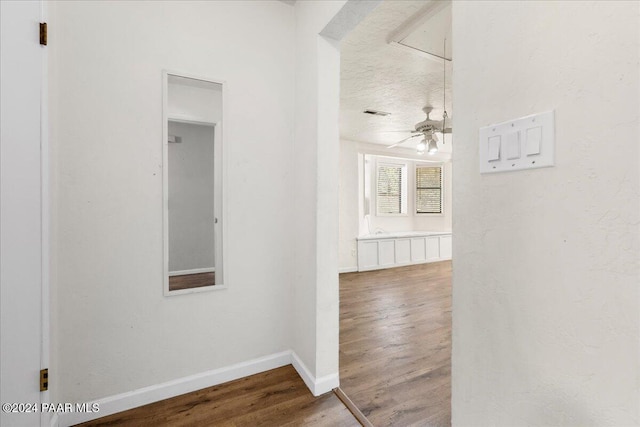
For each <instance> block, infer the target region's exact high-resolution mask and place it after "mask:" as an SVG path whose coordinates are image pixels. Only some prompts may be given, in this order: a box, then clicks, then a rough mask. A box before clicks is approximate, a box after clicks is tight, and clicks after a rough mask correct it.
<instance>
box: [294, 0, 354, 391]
mask: <svg viewBox="0 0 640 427" xmlns="http://www.w3.org/2000/svg"><path fill="white" fill-rule="evenodd" d="M344 3H345V1H343V0H340V1H299V2H296V4H295V11H296V33H295V51H296V81H295V88H296V90H295V106H296V108H295V128H294V145H293V147H294V148H293V152H292V154H293V158H292V160H293V163H294V175H293V177H292V179H291V191H292V193H293V194H294V211H293V214H294V217H293V222H292V224H293V232H294V236H295V237H294V245H293V247H292V250H291V251H290V252H288V255H290V256H291V259H293V260H294V262H293V266H292V267H293V274H294V277H293V283H294V288H293V298H294V304H293V311H294V318H295V319H296V322H295V325H293V327H294V331H293V334H294V336H293V345H292V348H293V350H294V351H295V352H296V354H298V356H300V358H301V360H302V362H303V363H304V364H305V365H306V366H307V368H308V369H309V370H310V371H311V374H312V375H314V376H315V377H316V378H323V377H327V376H334V377H335V383H336V385H337V374H338V322H339V318H338V272H337V268H336V267H337V265H338V259H337V253H336V251H332V250H331V249H330V248H336V247H337V245H338V233H337V232H338V216H337V211H338V194H337V189H338V178H337V175H338V169H339V168H338V150H339V145H338V109H339V105H338V99H339V98H338V96H339V93H338V91H339V84H340V80H339V79H340V72H339V69H340V54H339V48H338V46H337V45H336V44H334V43H331V42H330V41H327V39H325V38H324V37H322V36H319V35H318V34H319V33H320V32H321V31H322V30H323V28H324V27H325V26H326V25H327V23H328V22H329V21H330V20H331V19H332V18H333V17H334V15H336V13H337V12H338V11H339V10H340V9H341V7H342V6H343V5H344Z"/></svg>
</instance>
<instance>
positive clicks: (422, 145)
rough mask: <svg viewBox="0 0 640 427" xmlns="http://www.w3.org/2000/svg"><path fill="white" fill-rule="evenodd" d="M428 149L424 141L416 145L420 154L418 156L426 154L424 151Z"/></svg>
mask: <svg viewBox="0 0 640 427" xmlns="http://www.w3.org/2000/svg"><path fill="white" fill-rule="evenodd" d="M426 149H427V143H426V140H424V139H423V140H422V141H420V142H418V145H416V151H417V152H418V154H424V151H425V150H426Z"/></svg>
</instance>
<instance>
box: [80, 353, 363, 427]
mask: <svg viewBox="0 0 640 427" xmlns="http://www.w3.org/2000/svg"><path fill="white" fill-rule="evenodd" d="M79 425H80V426H84V427H88V426H92V427H97V426H132V427H133V426H135V427H158V426H178V427H181V426H252V427H253V426H326V427H334V426H345V427H350V426H360V424H359V423H358V421H356V419H355V418H354V417H353V415H351V412H349V410H348V409H347V408H346V407H345V406H344V405H343V403H342V402H341V401H340V400H339V399H338V397H336V395H335V394H333V393H327V394H324V395H322V396H320V397H317V398H316V397H313V395H312V394H311V393H310V392H309V389H307V387H306V385H305V384H304V382H303V381H302V379H300V377H299V376H298V373H297V372H296V371H295V369H293V367H292V366H291V365H288V366H284V367H282V368H278V369H273V370H271V371H267V372H263V373H261V374H257V375H252V376H250V377H246V378H241V379H239V380H236V381H231V382H228V383H225V384H221V385H218V386H215V387H210V388H206V389H203V390H198V391H195V392H193V393H188V394H184V395H182V396H178V397H174V398H171V399H167V400H163V401H160V402H156V403H152V404H150V405H145V406H141V407H139V408H135V409H131V410H129V411H125V412H121V413H118V414H114V415H110V416H108V417H104V418H100V419H98V420H94V421H90V422H87V423H84V424H79Z"/></svg>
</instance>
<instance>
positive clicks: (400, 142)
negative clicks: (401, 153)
mask: <svg viewBox="0 0 640 427" xmlns="http://www.w3.org/2000/svg"><path fill="white" fill-rule="evenodd" d="M421 135H422V134H418V135H411V136H409V137H407V138H405V139H403V140H400V141H398V142H396V143H395V144H393V145H390V146H388V147H387V148H393V147H397V146H398V145H400V144H402V143H403V142H405V141H407V140H409V139H411V138H415V137H416V136H421Z"/></svg>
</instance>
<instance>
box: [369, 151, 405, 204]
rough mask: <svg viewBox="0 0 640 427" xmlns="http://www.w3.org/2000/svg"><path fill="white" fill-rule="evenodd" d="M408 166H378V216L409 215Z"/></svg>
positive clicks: (387, 164)
mask: <svg viewBox="0 0 640 427" xmlns="http://www.w3.org/2000/svg"><path fill="white" fill-rule="evenodd" d="M406 193H407V166H406V165H403V164H390V163H379V164H378V180H377V183H376V205H377V211H378V215H398V214H404V213H407V201H406V196H405V195H406Z"/></svg>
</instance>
